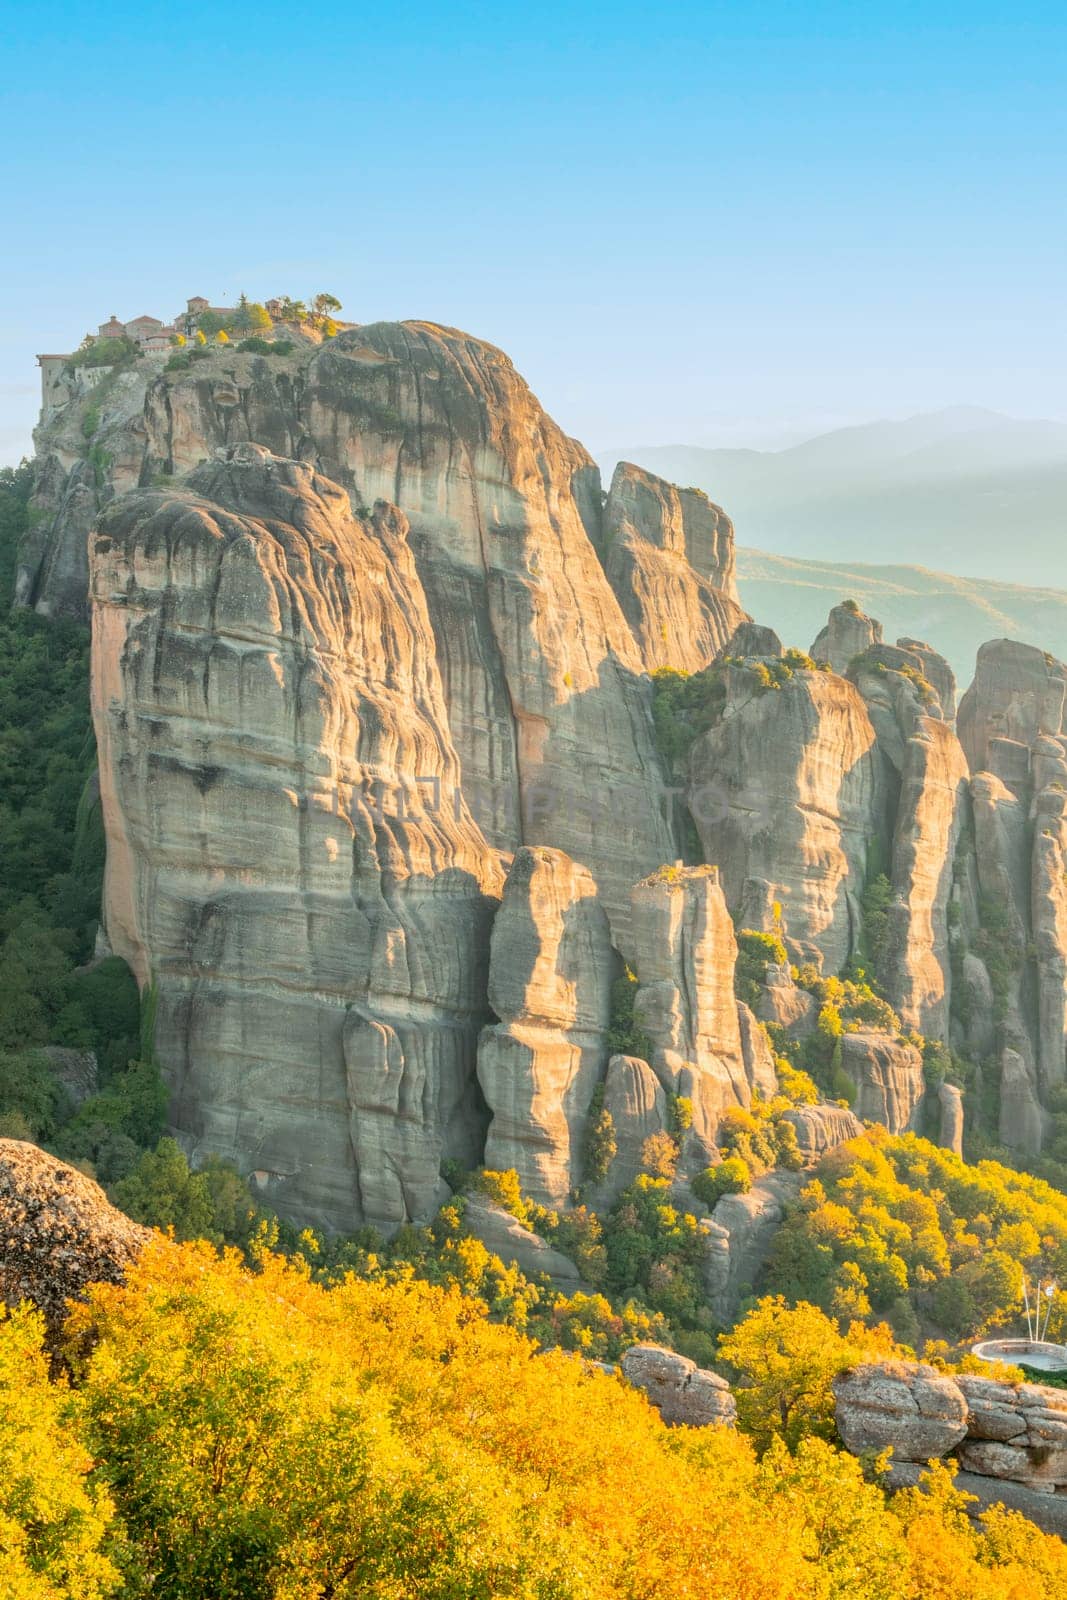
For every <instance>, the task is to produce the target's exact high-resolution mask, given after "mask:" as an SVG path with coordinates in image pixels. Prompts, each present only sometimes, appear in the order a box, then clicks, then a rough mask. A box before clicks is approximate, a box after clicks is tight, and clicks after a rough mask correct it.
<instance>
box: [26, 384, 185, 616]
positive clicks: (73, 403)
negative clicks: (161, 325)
mask: <svg viewBox="0 0 1067 1600" xmlns="http://www.w3.org/2000/svg"><path fill="white" fill-rule="evenodd" d="M161 366H162V363H161V362H160V361H159V360H158V359H148V360H145V361H140V362H138V363H137V366H136V367H135V368H133V369H132V370H129V371H114V370H113V369H111V368H108V367H97V368H89V367H70V368H68V369H67V370H66V372H65V373H63V374H62V375H61V377H60V379H59V380H57V385H56V388H55V391H54V398H55V399H56V400H57V401H61V402H62V404H61V405H60V406H59V408H58V409H56V410H50V412H49V414H48V417H47V419H43V420H42V422H41V424H40V425H39V426H38V428H37V430H36V431H35V433H34V443H35V445H36V449H37V455H36V462H35V476H34V491H33V500H32V502H31V504H32V507H33V512H34V516H33V520H32V523H31V526H30V528H29V530H28V531H27V533H26V535H25V537H24V539H23V541H22V546H21V548H20V550H19V557H18V566H17V569H16V574H15V603H16V605H20V606H32V607H33V608H34V609H35V610H37V611H39V612H41V613H42V614H43V615H45V616H73V617H79V618H83V617H84V616H85V614H86V607H87V601H88V594H89V560H88V547H89V530H90V529H91V527H92V525H93V523H94V521H95V520H96V517H97V515H98V513H99V512H100V509H101V507H102V506H105V505H107V504H108V502H109V501H111V500H112V499H114V498H115V496H116V495H120V494H125V493H126V492H127V491H128V490H130V489H134V488H136V487H137V486H138V484H139V483H140V482H141V481H142V476H143V474H144V471H145V442H146V430H145V426H144V420H143V418H144V408H145V396H146V393H147V389H148V385H149V383H150V382H151V381H152V380H153V378H155V377H156V376H157V375H158V373H159V371H160V369H161Z"/></svg>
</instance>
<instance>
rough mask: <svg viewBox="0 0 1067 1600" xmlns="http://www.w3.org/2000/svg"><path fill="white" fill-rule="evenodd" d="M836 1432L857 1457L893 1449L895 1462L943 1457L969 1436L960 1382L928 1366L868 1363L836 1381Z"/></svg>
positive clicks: (837, 1378) (834, 1386)
mask: <svg viewBox="0 0 1067 1600" xmlns="http://www.w3.org/2000/svg"><path fill="white" fill-rule="evenodd" d="M833 1390H834V1402H835V1413H836V1418H837V1431H838V1433H839V1434H840V1435H841V1439H842V1442H843V1444H844V1446H845V1448H846V1450H851V1451H852V1453H853V1455H862V1454H863V1453H864V1452H865V1451H868V1450H873V1451H879V1452H880V1451H882V1450H889V1449H892V1451H893V1459H894V1460H895V1461H922V1462H926V1461H930V1460H932V1459H936V1458H937V1457H938V1456H944V1455H947V1454H948V1453H949V1451H950V1450H954V1449H955V1448H956V1446H957V1445H958V1444H959V1443H960V1442H961V1441H962V1440H963V1439H964V1438H965V1437H966V1435H967V1412H968V1405H967V1400H966V1398H965V1396H964V1394H963V1391H962V1390H961V1389H960V1386H959V1384H958V1383H957V1382H956V1380H955V1379H954V1378H952V1377H950V1376H949V1375H948V1374H947V1373H943V1372H939V1371H938V1370H937V1368H936V1367H931V1366H928V1365H926V1364H925V1363H923V1362H917V1363H916V1362H907V1361H887V1362H864V1363H862V1364H861V1365H859V1366H856V1367H852V1368H850V1369H849V1370H848V1371H846V1372H842V1373H839V1374H838V1376H837V1377H836V1378H835V1379H834V1382H833Z"/></svg>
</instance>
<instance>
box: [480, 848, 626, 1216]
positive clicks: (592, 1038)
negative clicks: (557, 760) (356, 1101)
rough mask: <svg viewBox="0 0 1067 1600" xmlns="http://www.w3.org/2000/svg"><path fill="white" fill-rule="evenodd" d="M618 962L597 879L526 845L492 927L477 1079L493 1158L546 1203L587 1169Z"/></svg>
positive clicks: (561, 1196)
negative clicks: (489, 1021)
mask: <svg viewBox="0 0 1067 1600" xmlns="http://www.w3.org/2000/svg"><path fill="white" fill-rule="evenodd" d="M617 964H618V963H617V958H616V957H615V954H614V952H613V950H612V947H611V936H610V932H609V929H608V921H607V917H606V916H605V914H604V910H603V907H602V906H601V904H600V902H599V900H598V898H597V889H596V884H595V883H594V881H593V878H592V875H591V874H590V873H589V872H588V871H587V870H586V869H585V868H584V867H579V866H576V865H575V864H574V862H573V861H571V860H570V859H569V857H567V856H565V855H564V854H563V852H562V851H561V850H548V849H545V848H544V847H543V846H538V847H537V848H535V849H529V848H523V849H521V850H519V851H518V852H517V854H516V856H515V860H514V862H513V864H512V867H511V871H510V872H509V873H508V877H507V882H506V884H505V887H504V897H503V900H502V902H501V906H500V910H499V912H498V913H497V916H496V920H495V922H494V924H493V934H492V941H491V945H490V958H489V1004H490V1006H491V1007H492V1009H493V1011H494V1012H495V1013H496V1015H497V1016H498V1017H499V1019H500V1021H499V1022H497V1023H495V1024H493V1025H491V1026H490V1027H488V1028H486V1029H485V1030H484V1031H483V1033H482V1036H481V1039H480V1041H479V1044H478V1079H479V1082H480V1084H481V1088H482V1093H483V1094H484V1096H485V1100H486V1104H487V1105H488V1107H489V1111H490V1114H491V1120H490V1123H489V1131H488V1134H487V1137H486V1144H485V1165H486V1166H488V1167H491V1168H493V1169H494V1170H507V1169H508V1168H514V1170H515V1171H516V1172H517V1173H518V1175H519V1183H520V1187H521V1189H522V1192H523V1194H526V1195H529V1196H530V1197H531V1198H533V1199H535V1200H537V1201H539V1202H540V1203H541V1204H543V1205H551V1206H557V1205H561V1204H564V1203H565V1202H566V1201H567V1198H568V1196H569V1195H570V1193H571V1191H572V1190H573V1189H575V1188H577V1187H578V1185H579V1184H580V1183H581V1182H582V1179H583V1176H584V1173H583V1164H584V1156H583V1144H584V1138H585V1131H586V1124H587V1121H588V1113H589V1106H590V1102H591V1100H592V1098H593V1095H594V1092H595V1091H596V1089H597V1087H598V1085H599V1084H600V1083H601V1080H602V1079H603V1077H604V1072H605V1067H606V1065H607V1057H608V1049H607V1044H606V1034H607V1029H608V1025H609V1022H610V1013H611V985H612V979H613V978H614V976H615V972H616V968H617ZM635 1087H636V1086H635ZM635 1110H636V1107H635Z"/></svg>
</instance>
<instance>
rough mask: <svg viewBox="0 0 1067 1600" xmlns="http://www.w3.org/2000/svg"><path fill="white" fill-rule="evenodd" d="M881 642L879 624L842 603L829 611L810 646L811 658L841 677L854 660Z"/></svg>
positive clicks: (863, 613)
mask: <svg viewBox="0 0 1067 1600" xmlns="http://www.w3.org/2000/svg"><path fill="white" fill-rule="evenodd" d="M881 642H882V624H881V623H880V622H876V621H875V620H874V618H873V617H868V616H867V615H866V613H865V612H863V611H861V610H860V609H859V607H858V606H857V605H854V604H850V603H849V602H847V601H845V602H843V603H842V604H841V605H839V606H834V607H833V609H832V611H831V612H830V615H829V618H828V619H827V623H826V626H825V628H823V629H822V631H821V632H820V633H819V635H818V637H817V638H816V639H815V641H814V643H813V644H812V647H811V656H812V660H813V661H819V662H825V663H826V665H827V666H830V667H832V668H833V670H834V671H835V672H837V673H840V674H841V676H842V677H844V675H845V673H846V672H847V671H848V668H849V664H850V663H851V662H852V661H853V660H854V658H855V657H856V656H858V655H862V654H863V652H864V651H865V650H869V649H870V648H871V646H872V645H874V644H881Z"/></svg>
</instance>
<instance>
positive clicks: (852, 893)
mask: <svg viewBox="0 0 1067 1600" xmlns="http://www.w3.org/2000/svg"><path fill="white" fill-rule="evenodd" d="M876 742H877V741H876V735H875V730H874V727H873V726H872V724H871V719H870V717H869V716H868V714H867V709H866V707H865V705H864V703H863V699H862V697H861V696H860V694H859V693H858V691H857V690H856V688H855V686H854V685H853V684H851V683H848V682H847V681H846V680H845V679H844V678H839V677H837V676H836V675H835V674H833V673H830V672H822V671H812V670H810V669H807V668H803V667H800V668H798V669H797V670H795V671H794V672H793V673H792V674H791V676H790V677H788V679H786V680H785V681H784V682H783V684H782V686H781V687H770V688H769V687H766V686H765V685H764V683H763V682H762V681H761V678H760V676H759V675H758V673H757V672H755V671H754V670H753V669H752V668H751V667H750V666H740V667H729V668H727V669H725V699H724V705H723V710H722V713H721V716H720V717H719V719H718V721H717V722H716V723H715V725H714V726H713V727H712V728H711V729H710V730H709V731H708V732H707V733H706V734H704V735H703V737H702V738H700V739H698V740H697V742H696V744H695V745H694V746H693V749H692V752H691V756H690V781H689V791H688V800H689V809H690V811H691V813H692V816H693V820H694V822H695V824H696V828H697V831H698V833H699V835H700V841H701V845H702V847H703V852H704V857H705V859H706V860H707V861H710V862H714V863H715V864H716V865H717V866H718V868H719V870H720V873H721V875H722V884H723V887H724V889H725V893H726V899H727V903H728V905H729V906H730V909H731V911H733V913H734V914H735V916H737V917H738V918H739V919H740V920H741V921H742V922H744V923H746V924H747V925H749V926H760V925H762V922H758V921H756V920H754V919H752V918H750V917H749V916H747V915H746V914H745V908H746V907H749V908H750V907H752V906H753V904H754V902H755V901H756V899H759V900H760V901H761V903H763V904H764V905H765V908H766V914H767V915H769V914H770V912H769V908H770V906H771V905H772V904H773V903H775V902H777V903H778V905H779V906H780V907H781V922H782V927H783V929H784V932H785V936H786V941H787V943H788V945H789V947H790V952H791V954H792V956H793V958H794V959H795V960H798V961H808V960H815V961H817V962H819V963H820V964H821V965H823V966H824V968H825V970H827V971H829V972H838V971H840V969H841V968H842V967H843V966H844V965H845V963H846V962H847V961H848V960H849V958H850V957H851V956H852V954H853V953H854V951H855V949H856V947H857V942H858V938H859V928H860V908H859V897H860V894H861V892H862V887H863V884H864V882H865V877H866V871H867V853H868V846H869V841H870V840H871V838H872V837H874V836H875V835H877V834H879V833H882V832H884V828H885V818H886V796H885V788H884V775H883V769H882V764H881V761H880V759H879V756H878V752H877V749H876ZM756 886H761V887H760V890H759V895H758V896H757V895H756V894H755V893H754V888H755V887H756ZM764 920H765V918H764Z"/></svg>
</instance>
